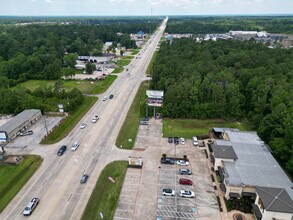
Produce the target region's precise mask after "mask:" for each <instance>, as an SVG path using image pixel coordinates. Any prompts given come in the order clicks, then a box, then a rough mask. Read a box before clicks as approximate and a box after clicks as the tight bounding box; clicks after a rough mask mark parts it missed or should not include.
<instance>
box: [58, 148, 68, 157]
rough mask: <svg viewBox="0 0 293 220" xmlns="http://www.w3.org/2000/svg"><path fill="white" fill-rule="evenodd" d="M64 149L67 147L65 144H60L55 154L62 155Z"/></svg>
mask: <svg viewBox="0 0 293 220" xmlns="http://www.w3.org/2000/svg"><path fill="white" fill-rule="evenodd" d="M66 149H67V147H66V145H62V146H61V147H60V149H59V150H58V152H57V155H58V156H61V155H63V154H64V152H65V151H66Z"/></svg>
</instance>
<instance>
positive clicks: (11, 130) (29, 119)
mask: <svg viewBox="0 0 293 220" xmlns="http://www.w3.org/2000/svg"><path fill="white" fill-rule="evenodd" d="M41 116H42V113H41V111H40V110H38V109H27V110H24V111H23V112H21V113H19V114H18V115H17V116H15V117H14V118H12V119H11V120H10V121H8V122H6V123H5V124H4V125H2V126H1V127H0V136H1V137H2V136H3V137H4V136H6V138H7V141H8V142H9V141H11V140H13V139H14V138H16V137H17V136H18V135H19V134H20V133H21V132H22V131H25V130H26V129H27V128H28V127H29V126H31V125H32V124H33V123H35V122H36V121H37V120H38V119H39V118H40V117H41Z"/></svg>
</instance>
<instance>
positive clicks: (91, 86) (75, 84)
mask: <svg viewBox="0 0 293 220" xmlns="http://www.w3.org/2000/svg"><path fill="white" fill-rule="evenodd" d="M116 78H117V77H116V76H107V77H106V79H105V80H103V81H92V82H91V81H86V80H63V83H64V84H63V87H64V89H65V90H66V91H69V90H71V89H73V88H77V89H79V90H80V91H81V92H82V93H84V94H99V93H103V92H105V91H106V90H107V88H108V87H109V86H110V85H111V84H112V82H113V81H114V80H115V79H116ZM55 82H56V81H54V80H29V81H26V82H23V83H21V84H19V85H17V86H16V88H17V87H24V88H27V89H29V90H31V91H34V90H35V89H37V88H38V87H46V86H47V87H49V86H51V87H53V88H54V84H55Z"/></svg>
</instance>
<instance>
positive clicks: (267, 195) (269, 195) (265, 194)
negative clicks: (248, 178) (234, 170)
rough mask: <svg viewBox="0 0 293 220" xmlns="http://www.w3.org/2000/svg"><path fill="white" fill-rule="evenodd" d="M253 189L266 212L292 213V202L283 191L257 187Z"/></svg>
mask: <svg viewBox="0 0 293 220" xmlns="http://www.w3.org/2000/svg"><path fill="white" fill-rule="evenodd" d="M255 189H256V192H257V194H258V195H259V197H260V199H261V201H262V203H263V205H264V207H265V209H266V210H267V211H273V212H285V213H293V200H292V199H291V198H290V196H289V195H288V193H287V191H286V190H285V189H282V188H272V187H259V186H257V187H255Z"/></svg>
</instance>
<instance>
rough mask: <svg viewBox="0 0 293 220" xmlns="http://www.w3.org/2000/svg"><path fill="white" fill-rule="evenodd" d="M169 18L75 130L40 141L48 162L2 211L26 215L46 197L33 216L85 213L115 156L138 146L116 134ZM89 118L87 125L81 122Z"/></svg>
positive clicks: (78, 215)
mask: <svg viewBox="0 0 293 220" xmlns="http://www.w3.org/2000/svg"><path fill="white" fill-rule="evenodd" d="M166 23H167V20H164V22H163V23H162V24H161V26H160V27H159V28H158V31H157V32H155V34H154V35H153V36H152V37H151V38H150V40H149V41H148V43H147V44H146V46H144V47H143V48H142V49H141V51H140V55H138V56H139V57H140V59H133V60H132V61H131V63H130V64H129V65H128V67H127V68H128V71H124V72H122V73H120V74H119V75H118V78H117V79H116V80H115V82H114V83H113V84H112V85H111V86H110V88H109V89H108V90H107V92H105V93H104V94H102V95H100V98H99V101H98V102H97V103H96V104H95V105H94V106H93V107H92V108H91V110H90V111H89V112H88V113H87V114H86V115H85V116H84V117H83V119H82V121H80V123H79V124H78V125H77V126H76V127H75V128H74V129H73V130H72V131H71V133H70V134H69V135H68V136H67V137H66V138H65V139H64V140H62V141H61V142H59V143H58V144H54V145H50V146H38V147H36V148H35V150H33V151H32V152H31V154H38V155H42V156H43V157H44V161H43V164H42V165H41V167H40V168H39V169H38V170H37V172H36V173H35V174H34V175H33V177H32V178H31V179H30V180H29V181H28V182H27V184H26V185H25V186H24V187H23V189H22V190H21V191H20V192H19V193H18V194H17V195H16V196H15V198H14V199H13V200H12V201H11V203H10V204H9V205H8V206H7V207H6V209H5V210H4V211H3V212H2V213H1V215H0V219H8V220H16V219H24V218H25V217H24V216H22V211H23V209H24V208H25V206H26V205H27V204H28V202H29V201H30V200H31V199H32V198H33V197H38V198H39V199H40V204H39V205H38V207H37V208H36V209H35V211H34V212H33V214H32V215H31V216H30V217H29V218H30V219H54V220H59V219H60V220H61V219H62V220H63V219H80V218H81V216H82V213H83V210H84V208H85V206H86V203H87V201H88V199H89V197H90V195H91V192H92V190H93V189H94V186H95V183H96V181H97V179H98V177H99V174H100V172H101V171H102V169H103V168H104V167H105V166H106V165H107V164H108V163H110V162H111V161H114V160H128V156H131V155H134V153H133V152H132V151H129V150H121V149H118V148H117V147H116V146H115V140H116V138H117V136H118V133H119V130H120V128H121V126H122V124H123V121H124V119H125V117H126V114H127V112H128V109H129V107H130V105H131V103H132V101H133V99H134V97H135V94H136V92H137V90H138V88H139V85H140V83H141V82H142V81H144V80H146V75H145V72H146V69H147V67H148V65H149V62H150V60H151V58H152V56H153V53H154V52H155V50H156V48H157V45H158V43H159V40H160V38H161V36H162V34H163V33H164V30H165V27H166ZM110 94H113V95H114V98H113V99H110V100H109V99H108V100H106V101H102V97H104V96H109V95H110ZM94 115H99V116H100V119H99V120H98V122H97V123H92V122H91V119H92V118H93V116H94ZM82 122H84V123H86V124H87V126H86V128H85V129H80V127H79V125H80V124H81V123H82ZM75 141H78V142H80V146H79V148H78V149H77V150H76V151H75V152H72V151H71V150H70V147H71V145H72V143H73V142H75ZM62 144H66V145H67V151H66V152H65V154H64V155H63V156H57V154H56V153H57V150H58V149H59V147H60V146H61V145H62ZM84 173H87V174H89V175H90V177H89V179H88V182H87V183H86V184H80V182H79V181H80V178H81V176H82V174H84Z"/></svg>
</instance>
